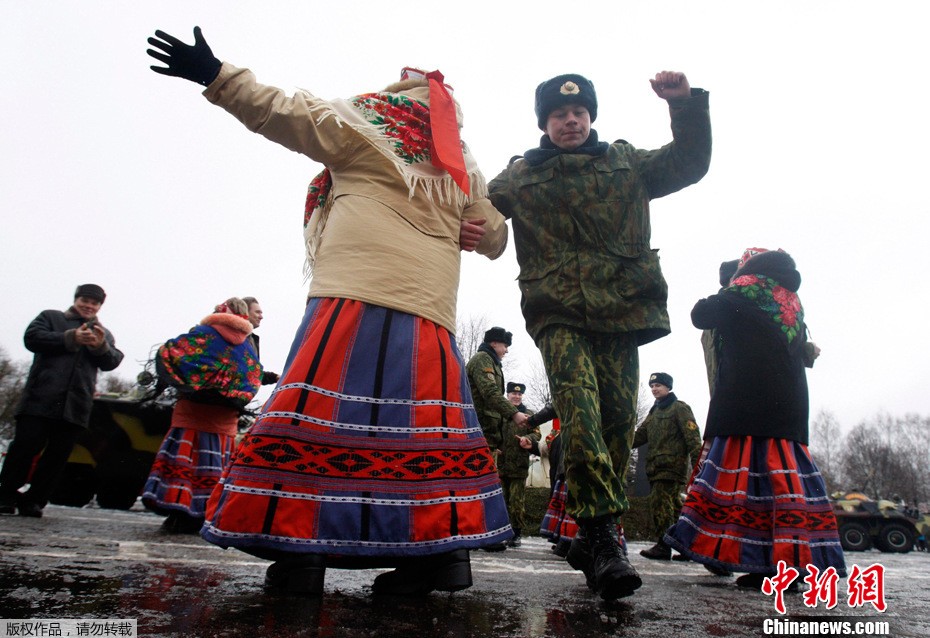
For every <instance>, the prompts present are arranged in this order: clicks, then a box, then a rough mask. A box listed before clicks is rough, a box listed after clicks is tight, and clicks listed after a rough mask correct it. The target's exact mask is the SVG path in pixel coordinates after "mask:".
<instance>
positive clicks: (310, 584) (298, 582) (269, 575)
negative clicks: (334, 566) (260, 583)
mask: <svg viewBox="0 0 930 638" xmlns="http://www.w3.org/2000/svg"><path fill="white" fill-rule="evenodd" d="M325 576H326V556H324V555H322V554H303V555H295V556H293V557H291V558H285V559H282V560H279V561H275V562H274V563H272V564H271V565H269V566H268V571H266V572H265V591H267V592H268V593H271V594H284V595H291V596H320V595H322V594H323V580H324V578H325Z"/></svg>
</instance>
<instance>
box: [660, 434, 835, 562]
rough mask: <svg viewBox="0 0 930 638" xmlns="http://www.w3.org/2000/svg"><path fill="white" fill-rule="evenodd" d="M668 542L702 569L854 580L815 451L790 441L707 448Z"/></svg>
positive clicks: (730, 441)
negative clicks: (812, 573) (832, 572)
mask: <svg viewBox="0 0 930 638" xmlns="http://www.w3.org/2000/svg"><path fill="white" fill-rule="evenodd" d="M665 542H666V543H668V544H669V545H671V546H672V547H674V548H675V549H677V550H678V551H680V552H681V553H682V554H684V555H685V556H687V557H689V558H691V559H692V560H694V561H697V562H699V563H705V564H707V565H711V566H714V567H719V568H723V569H727V570H729V571H732V572H750V573H761V574H773V573H775V572H776V568H777V565H778V562H779V561H785V563H786V565H787V566H788V567H794V568H796V569H798V570H799V571H800V572H801V574H802V576H803V575H806V573H807V572H806V571H805V569H806V567H807V565H813V566H815V567H816V568H817V569H818V570H820V571H821V572H823V570H826V569H827V568H829V567H833V568H835V569H836V571H837V573H838V574H839V575H841V576H845V574H846V563H845V560H844V558H843V549H842V547H841V546H840V538H839V533H838V531H837V526H836V516H835V515H834V513H833V508H832V506H831V504H830V500H829V497H828V496H827V488H826V485H825V484H824V481H823V477H822V476H821V475H820V470H819V469H818V468H817V465H816V464H815V463H814V461H813V459H812V458H811V456H810V453H809V452H808V450H807V446H806V445H804V444H802V443H798V442H797V441H790V440H787V439H776V438H767V437H766V438H763V437H752V436H729V437H715V438H713V439H710V440H707V441H705V442H704V447H703V449H702V453H701V460H700V461H699V462H698V463H697V464H696V466H695V470H694V473H693V475H692V477H691V482H690V484H689V485H688V494H687V497H686V498H685V502H684V505H683V507H682V509H681V514H680V516H679V518H678V521H677V522H676V523H675V525H673V526H672V527H671V528H669V531H668V533H667V534H666V535H665Z"/></svg>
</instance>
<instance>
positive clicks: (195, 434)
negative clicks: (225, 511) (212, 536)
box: [142, 427, 236, 518]
mask: <svg viewBox="0 0 930 638" xmlns="http://www.w3.org/2000/svg"><path fill="white" fill-rule="evenodd" d="M235 442H236V441H235V437H234V436H229V435H226V434H217V433H213V432H201V431H198V430H195V429H192V428H181V427H173V428H171V429H170V430H168V433H167V434H166V435H165V440H164V441H162V444H161V448H160V449H159V450H158V454H157V455H156V456H155V462H154V463H153V464H152V469H151V471H150V472H149V477H148V480H146V482H145V487H144V488H143V489H142V504H143V505H145V507H147V508H148V509H150V510H152V511H154V512H157V513H159V514H164V515H167V514H170V513H171V512H180V513H183V514H186V515H187V516H191V517H193V518H203V517H204V513H205V512H206V507H207V500H208V499H209V498H210V494H212V493H213V488H214V487H216V485H217V483H218V482H219V480H220V477H221V476H222V474H223V468H224V467H225V466H226V463H228V462H229V459H230V458H231V456H232V452H233V449H234V448H235Z"/></svg>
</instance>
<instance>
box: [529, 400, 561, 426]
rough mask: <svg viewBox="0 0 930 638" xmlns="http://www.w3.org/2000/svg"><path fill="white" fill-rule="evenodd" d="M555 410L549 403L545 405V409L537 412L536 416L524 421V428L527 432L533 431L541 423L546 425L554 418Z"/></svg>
mask: <svg viewBox="0 0 930 638" xmlns="http://www.w3.org/2000/svg"><path fill="white" fill-rule="evenodd" d="M556 416H557V415H556V413H555V408H553V407H552V404H551V403H547V404H546V407H544V408H543V409H542V410H540V411H539V412H537V413H536V414H533V415H530V417H529V418H528V419H527V420H526V427H527V429H529V430H535V429H536V428H538V427H539V426H540V425H542V424H543V423H547V422H549V421H551V420H552V419H554V418H556Z"/></svg>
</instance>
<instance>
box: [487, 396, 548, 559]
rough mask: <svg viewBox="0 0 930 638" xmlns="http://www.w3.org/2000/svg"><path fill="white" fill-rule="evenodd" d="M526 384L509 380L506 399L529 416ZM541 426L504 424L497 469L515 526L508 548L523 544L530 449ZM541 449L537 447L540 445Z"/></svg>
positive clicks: (536, 441) (538, 436) (538, 437)
mask: <svg viewBox="0 0 930 638" xmlns="http://www.w3.org/2000/svg"><path fill="white" fill-rule="evenodd" d="M524 392H526V385H525V384H523V383H514V382H512V381H510V382H508V383H507V400H508V401H509V402H510V404H511V405H513V406H515V407H516V408H517V410H518V411H519V412H522V413H523V414H525V415H526V416H527V417H531V416H533V411H532V410H530V409H529V408H527V407H526V406H525V405H523V394H524ZM539 439H540V434H539V428H538V427H536V428H533V427H530V425H529V421H527V422H526V423H524V424H523V425H522V426H518V425H516V424H514V422H513V421H507V422H506V423H505V424H504V430H503V443H502V444H501V448H500V449H501V453H500V456H499V457H498V459H497V472H498V474H499V475H500V477H501V486H502V487H503V488H504V500H505V501H507V514H508V516H510V526H511V527H513V534H514V536H513V538H511V539H510V540H509V541H507V546H508V547H520V545H521V544H522V541H521V537H522V536H523V529H524V527H526V510H525V509H524V503H525V502H526V476H527V473H528V472H529V469H530V452H531V450H532V449H533V445H534V444H537V445H538V444H539ZM537 449H538V448H537Z"/></svg>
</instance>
